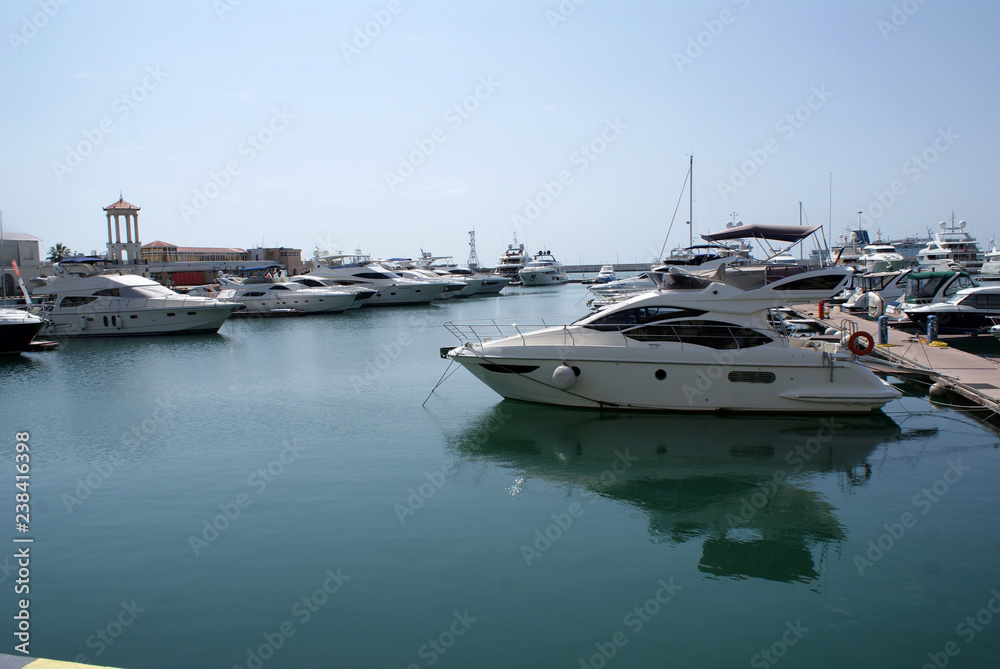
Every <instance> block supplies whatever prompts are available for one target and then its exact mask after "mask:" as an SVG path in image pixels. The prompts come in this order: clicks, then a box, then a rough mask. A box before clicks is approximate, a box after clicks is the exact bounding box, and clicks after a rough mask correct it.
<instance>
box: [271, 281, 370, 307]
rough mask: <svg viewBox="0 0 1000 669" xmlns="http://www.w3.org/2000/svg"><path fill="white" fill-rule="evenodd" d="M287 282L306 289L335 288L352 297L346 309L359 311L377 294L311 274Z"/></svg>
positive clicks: (360, 287) (361, 287)
mask: <svg viewBox="0 0 1000 669" xmlns="http://www.w3.org/2000/svg"><path fill="white" fill-rule="evenodd" d="M289 281H291V282H294V283H297V284H300V285H302V286H306V287H307V288H336V289H337V290H340V291H346V292H349V293H352V294H353V295H354V301H353V302H351V304H350V305H349V306H348V307H347V308H348V309H360V308H361V307H363V306H365V304H367V303H368V301H369V300H370V299H372V298H373V297H375V294H376V293H377V292H378V291H376V290H375V289H374V288H365V287H363V286H358V285H355V284H349V283H348V284H341V283H338V282H337V280H336V279H323V278H320V277H317V276H314V275H312V274H299V275H298V276H293V277H290V278H289Z"/></svg>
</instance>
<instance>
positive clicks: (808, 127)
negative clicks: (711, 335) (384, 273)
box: [0, 0, 1000, 264]
mask: <svg viewBox="0 0 1000 669" xmlns="http://www.w3.org/2000/svg"><path fill="white" fill-rule="evenodd" d="M578 1H579V0H578ZM0 20H2V26H3V32H4V42H5V44H4V45H3V46H2V47H0V52H2V53H3V56H2V59H0V68H2V70H0V71H2V77H3V81H4V83H5V90H4V94H3V96H2V102H0V114H2V117H0V118H2V127H3V133H4V142H3V161H2V167H0V170H2V179H0V193H2V197H0V209H2V210H3V215H4V225H5V229H7V230H14V231H20V232H28V233H31V234H34V235H36V236H38V237H41V238H42V239H43V240H44V244H45V246H46V248H47V247H48V246H50V245H52V244H54V243H55V242H63V243H66V244H68V245H69V246H70V247H71V248H73V249H77V250H84V251H90V250H92V249H98V250H103V247H104V243H105V241H106V226H105V220H104V215H103V212H102V211H101V208H102V207H104V206H106V205H108V204H111V203H112V202H114V201H115V200H117V199H118V193H119V189H120V190H121V192H122V193H123V194H124V196H125V199H126V200H129V201H130V202H133V203H135V204H137V205H139V206H141V207H142V212H141V214H140V219H139V220H140V232H141V236H142V241H143V242H151V241H154V240H156V239H162V240H165V241H169V242H172V243H175V244H178V245H181V246H195V245H212V246H241V247H247V246H254V245H257V244H260V243H262V242H263V243H265V244H266V245H283V246H294V247H301V248H302V249H303V255H304V256H306V257H308V256H310V255H311V253H312V250H313V248H314V247H316V246H319V247H321V248H325V249H326V250H329V251H334V250H338V249H344V250H353V249H354V248H355V247H361V248H363V249H364V250H366V251H368V252H370V253H372V254H374V255H376V256H386V257H387V256H397V255H411V256H412V255H416V254H418V253H419V250H420V249H421V248H423V249H425V250H430V251H433V252H434V253H436V254H454V255H455V256H456V257H458V258H459V259H460V260H464V259H465V258H466V257H467V255H468V247H467V240H468V237H467V234H466V233H467V231H468V230H470V229H472V228H473V227H474V228H475V229H476V232H477V235H478V250H479V256H480V258H481V259H482V260H483V261H484V262H485V263H487V264H489V263H492V262H493V261H495V259H496V256H497V255H498V254H499V253H500V252H501V250H502V249H503V248H504V247H505V245H506V244H507V243H508V242H510V241H512V239H513V235H514V233H515V231H516V232H517V234H518V238H519V240H520V241H524V242H525V243H526V244H527V246H528V247H529V249H531V250H535V251H537V250H538V249H539V248H541V247H548V248H551V250H552V251H553V252H554V253H555V254H556V256H557V257H559V258H560V259H562V260H564V261H566V262H572V263H575V262H579V261H581V260H582V261H584V262H593V263H600V262H608V261H614V260H616V258H617V259H618V260H620V261H621V262H626V261H628V262H631V261H642V262H644V261H650V260H652V257H653V256H654V255H655V254H656V253H657V252H658V251H659V249H660V246H661V245H662V244H663V240H664V236H665V234H666V232H667V226H668V224H669V222H670V219H671V215H672V213H673V211H674V207H675V205H676V203H677V200H678V197H679V196H680V194H681V187H682V184H683V181H684V176H685V173H686V171H687V167H688V156H689V155H691V154H693V155H694V160H695V181H694V186H695V188H694V199H695V203H694V232H695V235H696V237H697V235H698V234H700V233H704V232H709V231H712V230H715V229H719V228H721V227H723V226H724V225H725V223H726V221H727V220H729V218H730V216H731V214H732V212H736V213H737V216H738V218H739V219H740V220H743V221H745V222H760V223H789V224H791V223H797V222H798V220H799V219H798V211H799V206H798V203H799V202H800V201H801V202H802V203H803V205H804V210H805V214H806V216H807V218H808V220H809V222H811V223H823V224H826V223H827V221H828V219H829V218H830V197H829V195H830V175H831V173H832V175H833V177H832V181H833V189H832V193H833V198H832V222H833V229H834V231H835V232H834V235H835V236H836V235H837V234H840V233H841V232H842V231H843V228H844V226H845V225H854V224H856V222H857V220H858V215H857V212H858V211H859V210H862V211H864V212H865V216H866V217H869V216H870V221H869V228H870V229H871V231H872V233H874V231H875V229H876V228H880V229H881V230H882V232H883V233H884V234H887V235H889V236H901V235H906V234H912V233H924V232H925V231H926V228H927V226H933V227H936V225H937V223H938V222H939V221H940V220H942V219H944V218H947V217H948V216H950V213H951V212H952V210H954V211H955V214H956V216H957V217H958V218H961V219H966V220H967V221H968V225H969V230H970V232H972V233H973V234H974V235H976V236H977V237H978V238H979V239H980V240H981V242H982V243H983V245H984V246H985V245H986V243H987V242H988V240H989V239H990V238H991V237H992V236H993V235H994V234H997V233H998V232H1000V206H998V204H1000V203H998V202H997V197H996V193H997V187H996V183H997V178H998V176H1000V175H998V169H997V162H996V159H997V156H998V155H1000V132H998V129H997V126H998V118H1000V113H998V112H1000V38H998V33H1000V3H997V2H995V1H987V0H983V1H981V2H943V1H941V0H926V2H920V1H919V0H906V1H902V2H901V1H898V0H896V1H888V0H865V1H863V2H862V1H854V0H838V1H836V2H833V1H827V2H806V1H795V2H793V1H785V2H766V3H765V2H763V1H758V0H716V1H712V2H690V1H687V2H627V1H625V2H610V1H609V0H604V1H601V0H586V1H583V2H579V4H576V3H575V2H573V0H563V1H562V2H560V1H559V0H549V1H546V0H538V1H527V0H520V1H519V0H505V1H503V2H499V1H498V2H470V1H459V0H455V1H452V2H434V1H432V0H421V1H419V2H418V1H413V2H407V1H406V0H392V1H391V2H389V1H383V0H375V1H367V0H366V1H364V2H361V1H352V2H295V1H292V2H282V3H277V2H264V1H263V0H242V1H241V2H240V1H239V0H198V1H193V0H177V1H173V2H115V1H110V0H107V1H100V0H94V1H92V2H82V1H78V0H65V1H64V2H59V0H33V1H23V0H7V1H6V2H4V3H3V5H2V8H0ZM366 32H367V33H368V34H367V35H366V34H365V33H366ZM411 167H412V169H411ZM893 191H895V192H893ZM677 218H678V221H677V223H675V225H674V229H673V231H672V232H671V234H670V238H669V240H668V248H670V247H672V246H674V245H679V244H686V242H687V237H688V231H687V226H686V225H684V221H686V220H687V201H686V196H685V200H684V202H683V204H682V207H681V212H680V213H678V216H677Z"/></svg>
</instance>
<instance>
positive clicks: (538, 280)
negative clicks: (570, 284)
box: [517, 251, 569, 286]
mask: <svg viewBox="0 0 1000 669" xmlns="http://www.w3.org/2000/svg"><path fill="white" fill-rule="evenodd" d="M517 276H518V278H520V279H521V284H522V285H524V286H551V285H555V284H559V283H566V282H567V281H569V277H567V276H566V270H565V269H564V268H563V265H562V263H561V262H559V261H558V260H556V259H555V257H554V256H553V255H552V252H551V251H539V252H538V253H536V254H535V257H534V258H532V260H531V262H529V263H528V264H527V265H525V266H524V267H522V268H521V269H520V270H518V272H517Z"/></svg>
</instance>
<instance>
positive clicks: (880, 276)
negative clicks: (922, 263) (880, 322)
mask: <svg viewBox="0 0 1000 669" xmlns="http://www.w3.org/2000/svg"><path fill="white" fill-rule="evenodd" d="M912 271H913V270H911V269H902V270H895V271H892V272H870V273H868V274H856V275H854V285H855V289H854V292H853V293H852V294H851V295H850V296H849V297H848V298H847V300H846V301H845V302H844V303H843V304H841V305H840V310H841V311H847V312H855V313H856V312H862V313H864V312H867V313H868V315H869V316H870V317H872V318H878V317H879V316H881V315H882V314H883V313H884V312H885V305H887V304H890V303H892V302H893V301H895V300H897V299H899V298H900V297H902V295H903V294H904V293H905V292H906V277H907V276H908V275H909V274H910V273H911V272H912Z"/></svg>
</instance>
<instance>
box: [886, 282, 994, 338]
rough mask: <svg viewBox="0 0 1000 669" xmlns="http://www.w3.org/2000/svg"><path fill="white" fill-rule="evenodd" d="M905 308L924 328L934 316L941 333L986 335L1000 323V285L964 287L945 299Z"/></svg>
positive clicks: (913, 319)
mask: <svg viewBox="0 0 1000 669" xmlns="http://www.w3.org/2000/svg"><path fill="white" fill-rule="evenodd" d="M905 309H906V315H907V316H908V317H909V318H910V320H911V321H913V323H914V324H915V325H917V326H918V327H921V328H923V327H925V326H926V325H927V319H928V318H929V317H930V316H936V317H937V326H938V332H940V333H941V334H985V333H988V332H990V328H992V327H993V326H995V325H997V324H998V323H1000V286H997V285H992V286H977V287H975V288H963V289H961V290H959V291H958V292H957V293H955V294H954V295H952V296H951V297H949V298H948V299H947V300H945V301H943V302H936V303H933V304H924V305H920V306H911V307H906V308H905Z"/></svg>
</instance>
